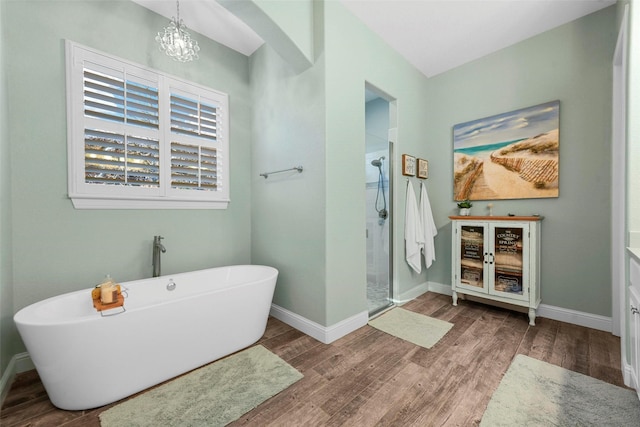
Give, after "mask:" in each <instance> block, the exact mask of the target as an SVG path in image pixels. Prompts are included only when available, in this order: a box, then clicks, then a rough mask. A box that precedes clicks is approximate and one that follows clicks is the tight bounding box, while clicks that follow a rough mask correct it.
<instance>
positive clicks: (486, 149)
mask: <svg viewBox="0 0 640 427" xmlns="http://www.w3.org/2000/svg"><path fill="white" fill-rule="evenodd" d="M525 139H527V138H520V139H514V140H513V141H505V142H496V143H495V144H485V145H476V146H474V147H465V148H457V149H455V150H453V152H454V153H461V154H466V155H467V156H479V155H481V154H489V153H493V152H494V151H496V150H499V149H501V148H502V147H506V146H507V145H510V144H513V143H516V142H519V141H524V140H525Z"/></svg>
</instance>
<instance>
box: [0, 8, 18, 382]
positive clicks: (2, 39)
mask: <svg viewBox="0 0 640 427" xmlns="http://www.w3.org/2000/svg"><path fill="white" fill-rule="evenodd" d="M4 17H5V6H4V3H2V2H0V200H2V203H0V377H1V376H2V374H3V373H4V372H5V369H6V368H7V365H8V364H9V361H10V360H11V357H12V356H13V355H14V354H15V349H16V347H17V345H16V343H15V340H13V339H12V338H13V337H14V336H15V333H16V332H15V327H14V324H13V286H11V277H12V267H11V260H12V256H11V241H12V239H11V162H10V159H9V132H8V123H9V121H8V117H7V115H8V109H7V105H8V104H7V102H6V101H7V99H6V94H7V82H6V73H5V71H4V64H5V63H6V60H5V45H6V40H7V37H6V34H5V28H6V24H5V20H4Z"/></svg>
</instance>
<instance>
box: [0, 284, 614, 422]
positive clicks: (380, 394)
mask: <svg viewBox="0 0 640 427" xmlns="http://www.w3.org/2000/svg"><path fill="white" fill-rule="evenodd" d="M403 308H405V309H408V310H411V311H415V312H418V313H422V314H426V315H429V316H431V317H435V318H438V319H442V320H446V321H449V322H451V323H453V324H454V327H453V328H452V329H451V330H450V331H449V333H448V334H447V335H446V336H445V337H444V338H443V339H442V340H441V341H440V342H439V343H438V344H436V345H435V346H434V347H433V348H431V349H424V348H421V347H418V346H416V345H413V344H411V343H409V342H406V341H403V340H401V339H399V338H396V337H393V336H390V335H387V334H385V333H383V332H381V331H378V330H377V329H374V328H372V327H370V326H364V327H362V328H360V329H358V330H357V331H354V332H353V333H351V334H349V335H347V336H345V337H343V338H341V339H339V340H337V341H335V342H333V343H332V344H329V345H327V344H322V343H320V342H318V341H316V340H314V339H313V338H311V337H309V336H307V335H305V334H303V333H301V332H299V331H297V330H295V329H293V328H291V327H290V326H288V325H286V324H284V323H282V322H280V321H279V320H276V319H274V318H270V319H269V323H268V326H267V330H266V332H265V335H264V336H263V338H262V339H261V340H260V342H259V343H260V344H262V345H263V346H264V347H266V348H268V349H269V350H271V351H272V352H274V353H275V354H277V355H278V356H280V357H281V358H282V359H284V360H285V361H287V362H288V363H289V364H291V365H292V366H294V367H295V368H296V369H298V370H299V371H300V372H302V373H303V374H304V378H303V379H301V380H300V381H298V382H297V383H296V384H294V385H293V386H291V387H289V388H288V389H287V390H284V391H283V392H281V393H280V394H278V395H276V396H274V397H273V398H271V399H269V400H267V401H266V402H264V403H263V404H262V405H260V406H259V407H257V408H256V409H254V410H253V411H251V412H248V413H247V414H245V415H244V416H242V417H241V418H240V419H239V420H237V421H235V422H234V423H232V424H230V425H231V426H374V425H375V426H445V425H446V426H474V425H478V424H479V422H480V419H481V418H482V414H483V413H484V410H485V408H486V406H487V404H488V403H489V400H490V398H491V395H492V393H493V392H494V391H495V389H496V388H497V386H498V384H499V382H500V380H501V378H502V376H503V375H504V373H505V372H506V370H507V368H508V367H509V364H510V363H511V360H512V359H513V357H514V356H515V355H516V354H526V355H528V356H531V357H534V358H536V359H540V360H544V361H546V362H549V363H552V364H555V365H558V366H562V367H564V368H567V369H571V370H573V371H577V372H580V373H583V374H587V375H590V376H592V377H595V378H598V379H601V380H603V381H607V382H609V383H612V384H616V385H619V386H624V385H623V382H622V373H621V369H620V340H619V338H617V337H614V336H613V335H611V334H610V333H607V332H602V331H597V330H593V329H588V328H584V327H581V326H575V325H571V324H568V323H562V322H558V321H554V320H549V319H544V318H538V319H537V320H536V326H534V327H530V326H529V325H528V318H527V316H526V315H525V314H521V313H516V312H513V311H508V310H503V309H500V308H495V307H491V306H488V305H484V304H479V303H474V302H470V301H464V300H463V301H459V305H458V306H457V307H453V306H452V305H451V298H450V297H448V296H445V295H440V294H435V293H427V294H424V295H422V296H421V297H419V298H417V299H415V300H413V301H411V302H410V303H408V304H406V305H404V306H403ZM111 406H112V405H109V406H105V407H101V408H97V409H93V410H88V411H62V410H59V409H56V408H55V407H53V405H52V404H51V403H50V401H49V399H48V398H47V395H46V392H45V391H44V388H43V387H42V384H41V382H40V380H39V378H38V376H37V374H36V373H35V371H30V372H26V373H23V374H20V375H19V376H18V377H17V379H16V381H15V382H14V384H13V386H12V388H11V391H10V392H9V395H8V396H7V398H6V399H5V402H4V405H3V407H2V411H1V413H0V424H1V425H2V426H6V427H10V426H32V427H35V426H65V427H74V426H87V427H91V426H99V425H100V421H99V419H98V414H99V413H100V412H102V411H104V410H106V409H108V408H109V407H111Z"/></svg>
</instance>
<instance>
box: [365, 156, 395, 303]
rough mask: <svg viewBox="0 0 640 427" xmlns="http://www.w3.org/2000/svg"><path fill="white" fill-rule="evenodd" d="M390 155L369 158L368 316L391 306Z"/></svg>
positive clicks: (367, 193)
mask: <svg viewBox="0 0 640 427" xmlns="http://www.w3.org/2000/svg"><path fill="white" fill-rule="evenodd" d="M388 156H389V153H388V151H377V152H373V153H369V154H367V155H366V162H367V163H366V168H367V169H366V171H367V174H366V176H367V182H366V189H365V191H366V206H367V208H366V210H367V302H368V308H369V314H373V313H376V312H378V311H380V310H382V309H385V308H386V307H388V306H389V305H391V303H392V301H391V287H390V268H389V264H390V256H389V255H390V254H389V247H390V239H389V233H390V230H389V223H390V217H389V172H388V167H387V166H388V160H387V159H388Z"/></svg>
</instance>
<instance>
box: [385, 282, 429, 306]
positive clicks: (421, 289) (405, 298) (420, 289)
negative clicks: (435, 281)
mask: <svg viewBox="0 0 640 427" xmlns="http://www.w3.org/2000/svg"><path fill="white" fill-rule="evenodd" d="M428 291H429V284H428V283H427V282H424V283H421V284H419V285H418V286H415V287H414V288H412V289H411V290H409V291H408V292H405V293H403V294H400V295H398V296H397V297H395V298H393V303H394V304H396V305H403V304H406V303H408V302H409V301H411V300H413V299H416V298H418V297H419V296H420V295H422V294H424V293H425V292H428Z"/></svg>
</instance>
